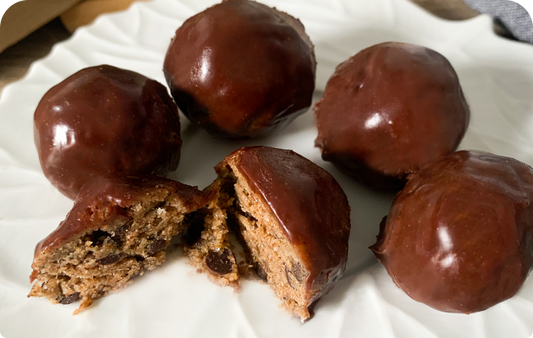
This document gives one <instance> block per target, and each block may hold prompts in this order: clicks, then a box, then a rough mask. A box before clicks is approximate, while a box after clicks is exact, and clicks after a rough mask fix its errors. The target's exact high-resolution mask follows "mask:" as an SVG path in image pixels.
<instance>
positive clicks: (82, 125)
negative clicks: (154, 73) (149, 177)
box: [34, 65, 182, 199]
mask: <svg viewBox="0 0 533 338" xmlns="http://www.w3.org/2000/svg"><path fill="white" fill-rule="evenodd" d="M34 131H35V133H34V135H35V145H36V146H37V150H38V152H39V159H40V161H41V167H42V169H43V172H44V174H45V175H46V177H47V178H48V180H50V182H52V184H53V185H54V186H56V187H57V188H58V189H59V191H61V192H62V193H63V194H65V195H66V196H67V197H69V198H71V199H74V198H75V197H76V195H77V194H78V191H79V190H80V188H81V186H82V185H83V184H85V182H87V181H89V180H90V179H91V178H93V177H95V176H97V175H102V174H108V173H122V174H125V175H140V174H161V175H164V174H166V173H167V172H169V171H172V170H175V169H176V168H177V166H178V163H179V158H180V150H181V143H182V141H181V137H180V122H179V115H178V110H177V107H176V104H175V103H174V102H173V101H172V98H171V97H170V96H169V95H168V93H167V90H166V88H165V87H164V86H163V85H161V84H160V83H158V82H157V81H154V80H151V79H149V78H147V77H145V76H143V75H140V74H138V73H135V72H131V71H128V70H123V69H120V68H115V67H112V66H108V65H102V66H96V67H89V68H85V69H82V70H80V71H79V72H77V73H75V74H74V75H72V76H70V77H68V78H67V79H65V80H64V81H62V82H61V83H59V84H58V85H56V86H54V87H52V88H51V89H50V90H49V91H48V92H47V93H46V94H45V95H44V96H43V98H42V99H41V102H40V103H39V105H38V106H37V109H36V110H35V115H34Z"/></svg>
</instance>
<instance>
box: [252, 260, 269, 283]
mask: <svg viewBox="0 0 533 338" xmlns="http://www.w3.org/2000/svg"><path fill="white" fill-rule="evenodd" d="M254 265H255V266H254V267H255V272H256V273H257V276H259V278H261V279H262V280H264V281H265V282H266V281H267V280H268V274H267V272H266V269H265V268H264V266H263V265H262V264H260V263H259V262H256V263H255V264H254ZM264 265H266V266H268V265H267V264H266V263H264Z"/></svg>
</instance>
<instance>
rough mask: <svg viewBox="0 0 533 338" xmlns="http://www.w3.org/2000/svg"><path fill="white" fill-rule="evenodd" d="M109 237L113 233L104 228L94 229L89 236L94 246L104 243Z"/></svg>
mask: <svg viewBox="0 0 533 338" xmlns="http://www.w3.org/2000/svg"><path fill="white" fill-rule="evenodd" d="M107 237H111V234H110V233H109V232H107V231H103V230H96V231H93V232H92V233H91V234H90V236H89V238H90V240H91V242H92V244H91V245H92V246H98V245H102V244H103V243H104V241H105V239H106V238H107Z"/></svg>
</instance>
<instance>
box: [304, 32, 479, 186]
mask: <svg viewBox="0 0 533 338" xmlns="http://www.w3.org/2000/svg"><path fill="white" fill-rule="evenodd" d="M314 109H315V114H316V118H317V125H318V137H317V139H316V141H315V145H316V146H317V147H319V148H320V149H321V151H322V158H323V159H324V160H326V161H331V162H332V163H333V164H334V165H335V166H336V167H337V168H339V169H340V170H341V171H344V172H345V173H347V174H349V175H351V176H353V177H355V178H357V179H359V180H360V181H362V182H363V183H366V184H369V185H372V186H375V187H378V188H393V189H396V188H399V187H401V186H403V184H405V177H406V176H407V174H409V173H413V172H416V171H417V170H418V169H419V168H420V167H421V166H423V165H425V164H427V163H430V162H432V161H434V160H436V159H438V158H439V157H440V156H443V155H446V154H449V153H451V152H453V151H454V150H455V149H456V148H457V146H458V145H459V142H460V141H461V139H462V138H463V136H464V134H465V131H466V128H467V126H468V122H469V118H470V110H469V108H468V105H467V103H466V101H465V99H464V96H463V92H462V90H461V86H460V84H459V80H458V78H457V75H456V73H455V71H454V69H453V68H452V66H451V65H450V63H449V62H448V60H446V58H444V57H443V56H442V55H440V54H439V53H437V52H435V51H433V50H431V49H428V48H425V47H421V46H415V45H410V44H405V43H398V42H386V43H381V44H378V45H374V46H372V47H369V48H367V49H364V50H362V51H360V52H359V53H357V54H356V55H354V56H352V57H351V58H349V59H348V60H347V61H345V62H343V63H341V64H340V65H339V66H338V67H337V68H336V70H335V73H334V74H333V75H332V77H331V78H330V79H329V81H328V83H327V85H326V90H325V94H324V97H323V98H322V100H321V101H319V102H318V103H317V104H316V106H315V108H314Z"/></svg>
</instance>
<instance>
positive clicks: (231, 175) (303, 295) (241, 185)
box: [219, 164, 314, 321]
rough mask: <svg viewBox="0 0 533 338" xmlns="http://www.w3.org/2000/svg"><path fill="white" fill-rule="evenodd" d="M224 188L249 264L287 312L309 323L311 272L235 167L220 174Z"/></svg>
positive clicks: (223, 170) (229, 216) (228, 167)
mask: <svg viewBox="0 0 533 338" xmlns="http://www.w3.org/2000/svg"><path fill="white" fill-rule="evenodd" d="M219 180H220V181H221V186H223V187H225V188H226V190H225V193H226V194H227V195H228V196H230V201H231V202H233V203H231V205H230V206H229V207H228V208H227V211H228V213H231V215H230V214H228V219H233V220H235V221H236V222H237V226H238V230H237V231H239V232H240V234H239V237H240V238H241V239H242V244H243V245H244V246H245V249H246V251H247V253H248V254H249V260H250V261H249V262H248V264H249V265H251V266H253V267H254V268H255V271H256V273H257V275H258V276H259V277H260V278H261V279H263V280H264V281H266V282H267V283H268V284H269V285H270V287H271V289H272V290H273V291H274V292H275V293H276V295H277V296H278V298H280V299H281V300H283V304H284V306H285V308H286V309H287V311H288V312H290V313H291V314H293V315H295V316H298V317H300V319H301V320H302V321H306V320H308V319H310V318H311V317H312V306H313V302H314V299H312V298H311V297H310V294H309V293H308V292H307V287H306V282H305V281H306V279H307V277H308V276H309V271H308V269H306V265H305V263H304V261H303V260H302V259H301V257H300V255H299V253H298V251H297V250H296V248H294V246H293V245H292V244H291V243H290V242H289V240H288V238H287V237H286V235H285V234H284V233H283V230H282V228H281V226H280V224H279V221H278V220H277V219H276V218H275V216H274V215H273V214H272V211H271V210H270V209H268V206H267V203H266V202H265V201H264V200H263V199H262V198H261V197H260V196H259V195H258V194H255V193H253V191H252V189H251V188H250V186H249V185H248V183H247V180H246V179H245V178H244V177H243V176H242V175H241V174H240V173H239V171H238V170H237V168H236V167H235V166H232V165H231V164H230V165H227V166H225V167H224V168H223V169H222V172H221V173H220V174H219Z"/></svg>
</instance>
